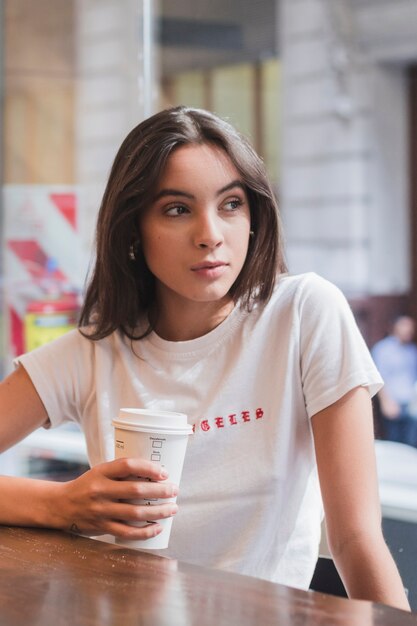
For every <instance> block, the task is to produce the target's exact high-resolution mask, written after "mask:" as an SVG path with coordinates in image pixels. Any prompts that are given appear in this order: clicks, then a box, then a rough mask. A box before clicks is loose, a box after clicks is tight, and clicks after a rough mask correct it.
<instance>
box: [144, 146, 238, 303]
mask: <svg viewBox="0 0 417 626" xmlns="http://www.w3.org/2000/svg"><path fill="white" fill-rule="evenodd" d="M139 226H140V239H141V247H142V250H143V253H144V256H145V259H146V262H147V265H148V267H149V269H150V271H151V272H152V274H153V275H154V276H155V278H156V285H157V290H156V294H157V299H158V304H159V305H164V304H166V303H168V302H169V303H170V304H171V303H172V302H177V303H178V304H181V306H184V304H187V303H193V304H194V305H195V303H208V302H217V301H219V302H224V300H225V299H228V298H229V295H228V294H229V291H230V288H231V286H232V285H233V283H234V282H235V280H236V278H237V277H238V275H239V273H240V271H241V269H242V267H243V264H244V262H245V259H246V254H247V251H248V243H249V231H250V210H249V204H248V198H247V196H246V192H245V190H244V187H243V184H242V181H241V177H240V175H239V172H238V171H237V170H236V168H235V167H234V165H233V163H232V162H231V161H230V159H229V157H228V156H227V155H226V153H225V152H224V151H223V150H221V149H220V148H218V147H216V146H214V145H211V144H190V145H187V146H183V147H180V148H178V149H177V150H175V152H173V154H172V155H171V156H170V157H169V159H168V162H167V165H166V167H165V170H164V171H163V174H162V176H161V178H160V180H159V185H158V188H157V190H156V193H155V197H154V199H153V201H152V202H151V205H150V206H149V207H148V208H147V209H146V210H145V212H144V214H143V216H142V217H141V220H140V225H139Z"/></svg>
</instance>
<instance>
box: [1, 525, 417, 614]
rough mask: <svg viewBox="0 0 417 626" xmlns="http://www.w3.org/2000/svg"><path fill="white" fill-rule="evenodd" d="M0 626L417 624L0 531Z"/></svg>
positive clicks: (118, 553) (48, 536) (310, 596)
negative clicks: (92, 625)
mask: <svg viewBox="0 0 417 626" xmlns="http://www.w3.org/2000/svg"><path fill="white" fill-rule="evenodd" d="M0 624H1V626H23V625H24V626H28V625H31V626H36V625H39V626H40V625H42V626H49V625H50V626H61V625H64V624H65V625H66V624H71V625H73V626H86V625H91V624H94V625H97V626H131V625H132V626H133V625H136V626H139V625H140V626H147V625H149V626H151V625H152V626H173V625H181V626H182V625H187V626H189V625H196V626H197V625H198V626H219V625H226V624H227V625H228V626H230V625H234V624H238V626H249V625H250V626H253V625H256V626H261V625H263V624H268V625H269V624H271V625H274V626H280V625H282V626H324V625H326V626H373V625H381V626H408V625H410V626H411V625H412V624H413V625H414V626H417V615H415V614H414V615H411V614H409V613H406V612H404V611H397V610H395V609H392V608H389V607H385V606H382V605H377V604H372V603H369V602H362V601H353V600H344V599H342V598H335V597H332V596H326V595H324V594H318V593H313V592H307V591H299V590H296V589H291V588H289V587H284V586H282V585H276V584H273V583H270V582H266V581H261V580H257V579H255V578H250V577H246V576H239V575H236V574H229V573H226V572H219V571H216V570H210V569H206V568H202V567H196V566H192V565H187V564H185V563H180V562H177V561H173V560H169V559H165V558H161V557H156V556H153V555H151V554H149V553H144V552H139V551H135V550H129V549H127V548H122V547H119V546H115V545H112V544H108V543H104V542H101V541H97V540H93V539H87V538H84V537H77V536H75V535H70V534H66V533H61V532H58V531H51V530H37V529H36V530H35V529H24V528H9V527H0Z"/></svg>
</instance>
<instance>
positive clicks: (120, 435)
mask: <svg viewBox="0 0 417 626" xmlns="http://www.w3.org/2000/svg"><path fill="white" fill-rule="evenodd" d="M113 426H114V429H115V457H116V458H123V457H139V458H142V459H150V460H151V461H154V462H157V463H160V464H161V465H162V466H163V467H164V469H166V471H167V472H168V474H169V481H170V482H172V483H174V484H176V485H179V483H180V479H181V473H182V468H183V465H184V458H185V452H186V448H187V443H188V436H189V435H191V434H192V432H193V430H192V426H190V425H189V424H188V423H187V416H186V415H185V414H184V413H174V412H170V411H157V410H153V409H134V408H126V409H124V408H123V409H120V411H119V415H118V417H117V418H114V419H113ZM176 500H177V498H176V497H172V498H163V499H159V498H158V499H156V498H155V499H152V498H148V499H146V500H135V501H134V502H135V503H136V504H140V505H142V506H143V505H145V506H152V505H154V504H166V503H168V502H176ZM132 523H133V522H132ZM154 523H156V522H155V521H145V522H134V525H135V526H145V525H148V524H154ZM172 523H173V518H172V517H168V518H166V519H162V520H158V524H160V525H161V526H162V528H163V530H162V532H161V533H160V534H159V535H156V537H152V538H150V539H141V540H122V539H116V543H119V544H122V545H126V546H129V547H133V548H146V549H154V550H161V549H163V548H167V547H168V543H169V537H170V534H171V528H172Z"/></svg>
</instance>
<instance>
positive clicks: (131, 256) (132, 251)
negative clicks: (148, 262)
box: [129, 243, 136, 261]
mask: <svg viewBox="0 0 417 626" xmlns="http://www.w3.org/2000/svg"><path fill="white" fill-rule="evenodd" d="M129 259H130V260H131V261H136V254H135V246H134V244H133V243H131V244H130V247H129Z"/></svg>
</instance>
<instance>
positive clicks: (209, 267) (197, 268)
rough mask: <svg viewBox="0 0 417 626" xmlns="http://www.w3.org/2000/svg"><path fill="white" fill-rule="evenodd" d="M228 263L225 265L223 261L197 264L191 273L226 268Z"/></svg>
mask: <svg viewBox="0 0 417 626" xmlns="http://www.w3.org/2000/svg"><path fill="white" fill-rule="evenodd" d="M225 265H227V263H223V261H203V262H202V263H197V264H196V265H193V266H192V267H191V271H193V272H199V271H201V270H212V269H216V268H217V267H224V266H225Z"/></svg>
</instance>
